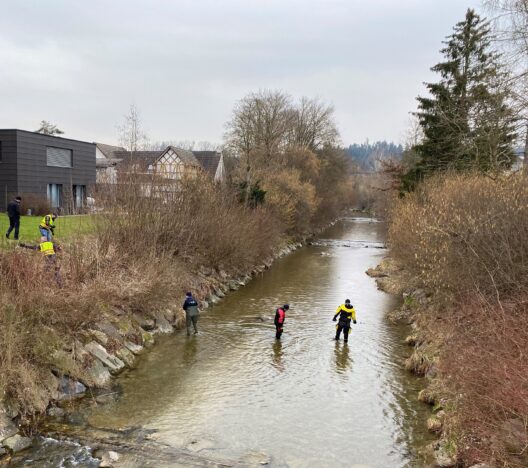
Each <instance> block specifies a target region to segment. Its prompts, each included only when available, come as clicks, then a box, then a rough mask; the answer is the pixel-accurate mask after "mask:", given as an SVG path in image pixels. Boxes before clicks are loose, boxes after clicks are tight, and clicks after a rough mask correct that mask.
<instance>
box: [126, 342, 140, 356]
mask: <svg viewBox="0 0 528 468" xmlns="http://www.w3.org/2000/svg"><path fill="white" fill-rule="evenodd" d="M124 344H125V346H126V348H127V349H128V350H129V351H130V352H131V353H133V354H139V353H141V351H143V346H141V345H138V344H135V343H132V342H131V341H128V340H127V341H125V343H124Z"/></svg>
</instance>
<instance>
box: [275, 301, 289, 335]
mask: <svg viewBox="0 0 528 468" xmlns="http://www.w3.org/2000/svg"><path fill="white" fill-rule="evenodd" d="M289 309H290V306H289V305H288V304H284V305H283V306H282V307H279V308H278V309H277V310H276V312H275V320H274V323H275V338H277V340H280V337H281V335H282V332H283V327H284V321H285V320H286V311H287V310H289Z"/></svg>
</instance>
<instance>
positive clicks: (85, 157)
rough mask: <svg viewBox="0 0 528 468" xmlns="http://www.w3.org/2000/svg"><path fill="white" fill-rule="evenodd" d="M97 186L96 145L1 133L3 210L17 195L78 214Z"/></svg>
mask: <svg viewBox="0 0 528 468" xmlns="http://www.w3.org/2000/svg"><path fill="white" fill-rule="evenodd" d="M93 185H95V144H94V143H87V142H84V141H78V140H71V139H69V138H62V137H57V136H51V135H43V134H41V133H35V132H28V131H25V130H0V210H2V211H4V210H5V208H6V205H7V203H8V202H9V200H10V199H12V198H13V197H14V196H16V195H20V196H22V197H24V196H26V197H27V198H28V199H31V200H35V203H36V202H37V201H38V200H39V199H40V200H47V201H48V202H49V204H50V206H51V208H52V209H59V210H60V211H62V212H75V211H78V210H79V209H81V208H82V207H83V206H84V205H85V201H86V195H87V190H88V188H89V187H91V186H93Z"/></svg>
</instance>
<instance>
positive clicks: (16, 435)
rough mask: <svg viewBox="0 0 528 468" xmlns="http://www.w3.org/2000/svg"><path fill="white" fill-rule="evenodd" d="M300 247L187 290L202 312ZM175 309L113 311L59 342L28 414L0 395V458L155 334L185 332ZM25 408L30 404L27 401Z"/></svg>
mask: <svg viewBox="0 0 528 468" xmlns="http://www.w3.org/2000/svg"><path fill="white" fill-rule="evenodd" d="M302 245H303V244H302V243H301V242H291V243H288V244H287V245H285V246H283V247H281V248H278V249H276V250H275V251H274V252H273V254H272V255H271V256H270V257H268V258H267V259H266V260H265V261H263V262H262V263H260V264H258V265H256V266H255V267H253V268H249V269H247V270H246V271H244V272H243V273H241V272H236V273H235V272H227V271H225V270H219V269H214V268H207V267H203V266H202V267H200V268H199V269H198V271H196V272H194V273H193V274H192V275H189V278H190V280H189V282H188V283H187V284H188V285H189V289H192V290H193V291H194V292H195V296H196V297H197V298H198V300H199V302H200V304H201V307H202V309H207V308H209V307H211V306H212V305H213V304H215V303H217V302H218V301H219V300H221V298H223V297H224V296H225V295H226V294H228V293H229V292H230V291H235V290H237V289H239V288H240V287H242V286H245V285H246V284H247V283H248V282H249V281H250V280H251V279H252V278H253V277H255V276H257V275H259V274H260V273H262V272H263V271H265V270H266V269H269V268H270V267H271V265H272V263H273V262H274V261H275V260H276V259H278V258H281V257H283V256H285V255H288V254H289V253H291V252H293V251H295V250H297V249H298V248H299V247H301V246H302ZM178 299H179V302H177V304H178V305H174V303H173V304H170V305H167V306H166V307H161V308H160V307H158V308H157V309H155V310H152V309H151V310H148V311H139V310H136V309H135V308H134V306H133V304H130V306H129V307H126V308H125V307H121V308H120V307H113V308H111V309H108V310H107V311H106V312H104V313H102V314H99V315H98V317H97V319H96V320H90V321H89V322H86V323H85V324H84V326H83V327H82V328H81V329H80V330H78V332H77V333H76V334H75V336H71V337H64V342H63V343H62V345H60V346H55V349H54V350H53V351H52V353H51V355H50V356H49V359H48V362H47V364H48V365H47V366H46V368H45V369H43V372H42V374H41V376H42V377H43V379H42V381H41V382H35V386H36V387H35V388H33V395H32V396H31V399H32V401H31V403H32V404H33V405H34V406H33V412H28V411H27V410H26V411H24V410H23V409H22V410H21V409H19V408H21V405H20V402H19V401H15V400H13V398H9V395H6V394H5V392H4V395H3V398H2V400H0V445H1V447H0V455H2V456H8V455H9V454H11V453H16V452H19V451H22V450H24V449H26V448H28V447H30V446H31V445H32V433H33V431H34V430H35V428H36V427H35V424H36V423H38V420H39V419H40V418H42V417H45V416H46V415H47V416H51V417H59V418H60V417H62V416H63V414H64V410H63V409H62V406H64V405H65V404H67V403H68V402H70V401H72V400H75V399H79V398H82V397H84V396H86V395H88V394H91V393H92V391H97V390H103V389H108V388H110V387H111V385H112V379H113V377H114V376H116V375H118V374H119V373H121V372H123V371H125V370H127V369H133V368H134V365H135V361H136V358H137V356H138V355H139V354H141V353H142V352H143V351H144V350H145V348H148V347H150V346H152V345H154V343H155V340H156V336H157V335H164V334H170V333H172V332H173V331H175V330H176V329H179V328H182V327H184V324H185V316H184V313H183V310H181V307H180V302H181V298H178ZM26 403H29V402H26Z"/></svg>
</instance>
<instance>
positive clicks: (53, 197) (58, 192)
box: [48, 184, 62, 208]
mask: <svg viewBox="0 0 528 468" xmlns="http://www.w3.org/2000/svg"><path fill="white" fill-rule="evenodd" d="M48 202H49V204H50V206H51V208H58V207H60V206H62V185H61V184H48Z"/></svg>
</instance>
